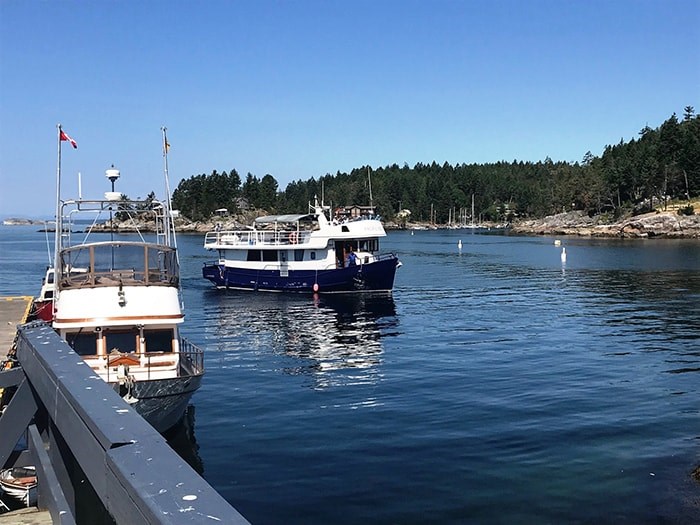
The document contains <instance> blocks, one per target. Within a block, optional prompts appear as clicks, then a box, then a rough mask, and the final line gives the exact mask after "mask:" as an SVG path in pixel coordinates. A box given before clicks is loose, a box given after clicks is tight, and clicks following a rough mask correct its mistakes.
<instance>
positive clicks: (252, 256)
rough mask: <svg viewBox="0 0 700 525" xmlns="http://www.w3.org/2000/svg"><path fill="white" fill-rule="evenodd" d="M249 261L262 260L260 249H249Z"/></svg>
mask: <svg viewBox="0 0 700 525" xmlns="http://www.w3.org/2000/svg"><path fill="white" fill-rule="evenodd" d="M247 260H248V261H261V260H262V256H261V255H260V250H248V259H247Z"/></svg>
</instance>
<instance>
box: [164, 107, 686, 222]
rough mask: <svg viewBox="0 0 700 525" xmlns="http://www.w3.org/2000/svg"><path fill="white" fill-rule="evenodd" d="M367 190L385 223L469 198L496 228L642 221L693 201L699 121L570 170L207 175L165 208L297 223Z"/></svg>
mask: <svg viewBox="0 0 700 525" xmlns="http://www.w3.org/2000/svg"><path fill="white" fill-rule="evenodd" d="M370 180H371V186H370V184H369V181H370ZM370 188H371V193H372V195H371V197H372V204H373V205H374V206H375V208H376V211H377V213H378V214H379V215H380V216H382V217H383V218H385V219H389V220H393V219H395V217H396V216H397V213H399V212H400V210H410V217H411V220H412V221H432V222H435V223H446V222H447V221H448V218H449V217H450V215H451V214H454V213H456V210H460V209H461V210H466V213H467V214H469V215H470V214H471V208H472V196H473V199H474V209H475V218H474V219H475V220H489V221H495V222H505V221H512V220H513V219H514V218H516V217H520V218H525V217H529V218H536V217H543V216H546V215H553V214H556V213H561V212H564V211H571V210H581V211H584V212H586V213H588V214H589V215H591V216H592V215H595V214H609V215H610V216H611V217H619V216H622V215H624V214H627V213H630V212H642V211H647V210H649V209H651V207H653V206H654V205H658V204H659V203H661V202H664V201H665V200H666V199H674V200H688V201H689V200H690V199H692V198H696V197H698V196H700V116H698V115H696V114H695V110H694V108H693V107H692V106H686V107H685V109H684V114H683V117H682V118H681V119H679V118H678V117H677V116H676V114H675V113H674V114H673V115H671V117H670V118H668V119H667V120H666V121H665V122H664V123H663V124H661V125H660V126H659V127H657V128H656V129H652V128H650V127H648V126H645V127H644V128H643V129H641V131H640V132H639V136H638V137H637V138H634V139H632V140H630V141H628V142H624V141H622V140H621V141H620V143H619V144H615V145H608V146H606V147H605V150H604V151H603V152H602V153H601V154H600V155H599V156H596V155H594V154H593V153H591V152H590V151H589V152H588V153H586V154H585V155H584V157H583V159H582V160H581V162H574V163H569V162H553V161H552V160H551V159H549V158H546V159H545V160H543V161H539V162H522V161H518V160H513V161H512V162H506V161H500V162H495V163H487V164H466V163H463V164H457V165H454V166H453V165H450V164H449V163H444V164H437V163H436V162H434V161H433V162H432V163H430V164H423V163H418V164H416V165H415V166H412V167H411V166H408V165H407V164H404V165H403V166H399V165H398V164H392V165H389V166H384V167H371V166H360V167H357V168H355V169H353V170H352V171H350V173H341V172H337V173H336V174H335V175H332V174H326V175H324V176H321V177H320V178H318V179H316V178H310V179H308V180H306V181H303V180H298V181H295V182H291V183H289V184H288V185H287V187H286V188H285V189H284V190H279V188H278V183H277V181H276V180H275V178H274V177H273V176H272V175H269V174H267V175H265V176H263V177H262V178H258V177H257V176H255V175H253V174H251V173H248V174H247V176H246V178H245V180H242V179H241V177H240V175H239V174H238V172H237V171H236V170H235V169H232V170H230V171H229V172H226V171H223V172H221V173H219V172H217V171H216V170H215V171H213V172H212V173H211V174H209V175H205V174H201V175H194V176H192V177H190V178H188V179H183V180H182V181H181V182H180V184H179V185H178V187H177V188H176V190H175V191H174V193H173V207H174V208H175V209H179V210H180V212H181V213H182V214H183V215H185V216H186V217H188V218H189V219H191V220H207V219H209V218H210V217H211V216H212V214H213V213H214V211H215V210H216V209H219V208H226V209H228V210H229V211H230V212H231V213H237V212H239V211H241V209H242V208H245V207H250V208H255V209H259V210H265V211H266V212H267V213H303V212H305V211H306V210H307V209H308V204H309V203H310V202H313V199H314V197H315V196H318V198H319V200H320V199H321V195H322V194H323V196H324V200H325V203H326V204H331V205H332V206H334V207H338V206H347V205H353V204H355V205H368V204H370ZM692 212H693V210H692V207H690V206H688V213H692ZM404 213H405V212H404ZM452 217H454V215H452Z"/></svg>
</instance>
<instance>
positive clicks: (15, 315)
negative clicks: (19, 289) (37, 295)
mask: <svg viewBox="0 0 700 525" xmlns="http://www.w3.org/2000/svg"><path fill="white" fill-rule="evenodd" d="M33 300H34V298H33V297H29V296H26V295H25V296H17V297H0V359H2V358H4V357H5V355H7V353H8V352H9V351H10V348H11V347H12V343H13V342H14V340H15V335H16V334H17V325H18V324H24V323H26V322H27V318H28V317H29V312H30V310H31V308H32V301H33Z"/></svg>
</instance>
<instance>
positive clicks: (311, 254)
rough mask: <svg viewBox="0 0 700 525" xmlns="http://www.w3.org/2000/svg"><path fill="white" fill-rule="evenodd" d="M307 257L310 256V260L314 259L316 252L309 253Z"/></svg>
mask: <svg viewBox="0 0 700 525" xmlns="http://www.w3.org/2000/svg"><path fill="white" fill-rule="evenodd" d="M309 257H311V260H312V261H315V260H316V252H311V253H309Z"/></svg>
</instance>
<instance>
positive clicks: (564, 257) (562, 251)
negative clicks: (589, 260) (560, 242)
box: [561, 248, 566, 263]
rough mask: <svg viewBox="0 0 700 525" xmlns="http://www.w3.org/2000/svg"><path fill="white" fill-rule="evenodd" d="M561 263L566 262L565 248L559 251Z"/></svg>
mask: <svg viewBox="0 0 700 525" xmlns="http://www.w3.org/2000/svg"><path fill="white" fill-rule="evenodd" d="M561 262H562V263H565V262H566V248H562V249H561Z"/></svg>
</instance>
